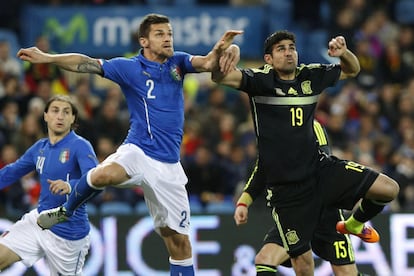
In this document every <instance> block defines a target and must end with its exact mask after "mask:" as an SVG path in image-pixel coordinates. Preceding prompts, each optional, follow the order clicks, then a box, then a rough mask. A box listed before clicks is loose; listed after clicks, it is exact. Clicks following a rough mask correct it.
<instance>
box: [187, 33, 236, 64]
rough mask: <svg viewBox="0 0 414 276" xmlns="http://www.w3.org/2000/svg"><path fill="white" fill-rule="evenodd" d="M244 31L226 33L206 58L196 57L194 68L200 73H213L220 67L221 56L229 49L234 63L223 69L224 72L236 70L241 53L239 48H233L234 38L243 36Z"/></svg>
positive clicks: (193, 60)
mask: <svg viewBox="0 0 414 276" xmlns="http://www.w3.org/2000/svg"><path fill="white" fill-rule="evenodd" d="M242 33H243V31H236V30H229V31H226V32H225V33H224V34H223V36H222V37H221V38H220V39H219V40H218V41H217V42H216V44H215V45H214V47H213V49H212V50H211V51H210V52H209V53H208V54H207V55H206V56H194V57H193V59H192V60H191V63H192V65H193V67H194V68H195V69H196V70H197V71H198V72H212V71H213V70H214V69H215V67H216V66H217V65H218V60H219V58H220V56H221V55H222V54H223V53H224V52H225V51H226V50H227V49H229V51H228V53H229V54H230V56H231V59H232V61H231V62H229V63H228V64H227V67H226V68H223V69H222V70H224V71H229V70H230V69H231V68H234V67H235V66H236V64H237V63H238V62H239V60H240V53H239V52H238V48H236V47H232V48H230V45H232V43H233V40H234V37H235V36H236V35H239V34H242Z"/></svg>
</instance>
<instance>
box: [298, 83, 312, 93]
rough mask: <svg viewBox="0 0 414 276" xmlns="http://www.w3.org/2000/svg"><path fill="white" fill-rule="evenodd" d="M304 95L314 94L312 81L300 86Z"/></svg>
mask: <svg viewBox="0 0 414 276" xmlns="http://www.w3.org/2000/svg"><path fill="white" fill-rule="evenodd" d="M300 86H301V88H302V92H303V94H312V87H311V81H310V80H307V81H304V82H302V83H301V84H300Z"/></svg>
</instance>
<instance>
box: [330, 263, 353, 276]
mask: <svg viewBox="0 0 414 276" xmlns="http://www.w3.org/2000/svg"><path fill="white" fill-rule="evenodd" d="M331 266H332V271H333V273H334V275H335V276H358V275H359V273H358V269H357V267H356V264H347V265H334V264H332V265H331Z"/></svg>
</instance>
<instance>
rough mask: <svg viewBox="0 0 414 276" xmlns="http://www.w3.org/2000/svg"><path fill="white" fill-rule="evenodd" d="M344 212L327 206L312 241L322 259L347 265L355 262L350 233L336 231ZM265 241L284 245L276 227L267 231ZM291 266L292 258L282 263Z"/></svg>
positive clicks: (316, 252) (314, 250)
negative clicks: (337, 223) (344, 233)
mask: <svg viewBox="0 0 414 276" xmlns="http://www.w3.org/2000/svg"><path fill="white" fill-rule="evenodd" d="M342 219H343V216H342V212H341V211H340V210H338V209H334V208H327V209H326V210H324V211H323V213H322V215H321V220H320V222H319V224H318V226H317V228H316V230H315V235H314V237H313V239H312V241H311V246H312V250H313V252H314V253H315V254H316V255H317V256H319V257H320V258H321V259H323V260H325V261H328V262H330V263H331V264H333V265H347V264H353V263H355V257H354V250H353V248H352V244H351V240H350V238H349V236H348V235H343V234H339V233H338V232H336V228H335V226H336V222H337V221H339V220H342ZM263 243H264V244H266V243H275V244H278V245H280V246H283V243H282V239H281V237H280V235H279V231H278V229H277V228H276V227H272V228H271V229H270V230H269V232H267V234H266V236H265V238H264V240H263ZM282 265H283V266H287V267H291V266H292V265H291V263H290V260H287V261H286V262H284V263H283V264H282Z"/></svg>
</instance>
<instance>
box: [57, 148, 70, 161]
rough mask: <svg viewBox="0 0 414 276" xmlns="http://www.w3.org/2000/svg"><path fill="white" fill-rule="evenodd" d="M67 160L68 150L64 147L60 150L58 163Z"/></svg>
mask: <svg viewBox="0 0 414 276" xmlns="http://www.w3.org/2000/svg"><path fill="white" fill-rule="evenodd" d="M68 160H69V150H68V149H65V150H63V151H61V152H60V155H59V161H60V163H62V164H64V163H66V162H67V161H68Z"/></svg>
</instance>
